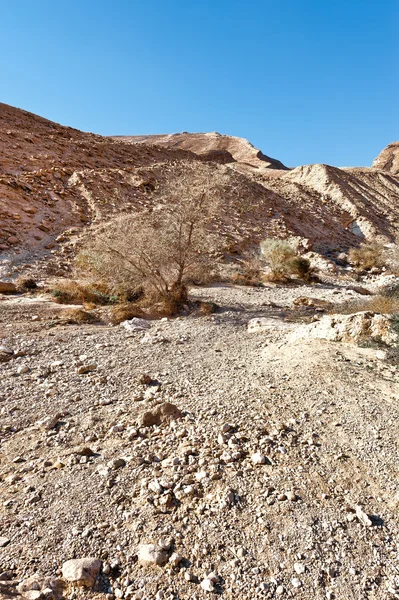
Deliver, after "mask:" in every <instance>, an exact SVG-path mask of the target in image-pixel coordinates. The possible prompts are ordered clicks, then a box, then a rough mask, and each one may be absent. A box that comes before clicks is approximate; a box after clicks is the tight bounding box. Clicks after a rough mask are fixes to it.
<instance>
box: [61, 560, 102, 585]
mask: <svg viewBox="0 0 399 600" xmlns="http://www.w3.org/2000/svg"><path fill="white" fill-rule="evenodd" d="M101 565H102V562H101V560H99V559H98V558H74V559H71V560H67V561H66V562H64V564H63V565H62V576H63V578H64V579H66V580H67V581H69V582H70V583H74V584H76V585H79V586H83V587H93V585H94V583H95V581H96V578H97V575H98V574H99V572H100V569H101Z"/></svg>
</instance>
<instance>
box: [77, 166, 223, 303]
mask: <svg viewBox="0 0 399 600" xmlns="http://www.w3.org/2000/svg"><path fill="white" fill-rule="evenodd" d="M200 166H201V169H198V168H196V165H195V164H194V165H193V164H192V163H182V164H181V165H180V167H179V168H178V170H177V175H176V176H175V177H174V178H173V180H172V182H170V183H168V184H166V185H164V186H162V187H160V189H158V190H156V192H155V193H154V197H153V202H154V205H153V208H152V210H151V211H148V212H146V213H142V214H140V215H136V216H133V215H128V216H127V215H123V216H121V217H119V218H117V219H116V220H114V221H111V222H109V223H108V224H106V225H105V226H104V227H103V229H102V231H100V232H99V234H98V235H97V236H96V237H95V238H94V239H93V240H92V241H91V242H90V243H89V244H88V245H87V246H86V248H85V249H84V250H83V251H82V253H81V254H80V256H79V259H78V264H79V265H80V267H81V268H83V269H84V270H86V271H88V272H90V273H91V274H92V275H94V276H96V277H97V278H100V279H101V280H103V281H107V282H109V283H110V284H112V285H113V286H114V287H116V288H117V287H119V288H121V287H122V288H123V287H136V288H138V287H141V288H143V289H144V291H145V293H147V295H150V294H153V295H155V296H156V297H158V298H159V299H160V300H162V301H166V302H169V303H174V304H175V305H176V308H178V307H179V306H180V305H181V304H182V303H183V302H184V301H185V300H186V299H187V285H186V284H187V281H188V280H189V279H191V278H192V277H195V273H196V272H197V271H198V270H199V269H201V270H203V269H204V268H205V269H206V268H210V266H211V264H212V260H211V257H210V254H211V251H212V249H213V248H215V246H217V231H216V228H215V226H214V216H215V214H216V213H217V211H218V205H219V201H220V198H221V195H222V193H223V189H224V187H225V186H226V185H227V184H228V178H227V176H226V175H223V174H221V173H220V171H219V170H218V168H215V167H214V166H213V165H204V164H203V163H200Z"/></svg>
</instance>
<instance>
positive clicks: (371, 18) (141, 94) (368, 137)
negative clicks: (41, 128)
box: [0, 0, 399, 166]
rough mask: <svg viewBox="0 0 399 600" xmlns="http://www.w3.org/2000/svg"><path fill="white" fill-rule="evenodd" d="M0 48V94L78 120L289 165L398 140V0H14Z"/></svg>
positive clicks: (347, 156) (333, 159) (5, 13)
mask: <svg viewBox="0 0 399 600" xmlns="http://www.w3.org/2000/svg"><path fill="white" fill-rule="evenodd" d="M0 52H1V66H2V68H1V76H0V101H2V102H5V103H7V104H11V105H14V106H18V107H20V108H24V109H26V110H29V111H31V112H34V113H37V114H39V115H41V116H44V117H46V118H48V119H51V120H54V121H57V122H59V123H62V124H64V125H69V126H72V127H76V128H78V129H82V130H85V131H93V132H95V133H101V134H105V135H107V134H144V133H174V132H178V131H219V132H220V133H226V134H229V135H237V136H242V137H245V138H248V139H249V140H250V141H251V142H252V143H253V144H254V145H255V146H257V147H259V148H261V149H262V150H263V152H265V153H266V154H269V155H271V156H273V157H275V158H278V159H280V160H282V161H283V162H284V163H285V164H287V165H289V166H295V165H299V164H308V163H318V162H324V163H328V164H335V165H342V166H345V165H369V164H370V163H371V161H372V160H373V158H374V157H375V156H376V155H377V154H378V153H379V151H380V150H381V149H382V148H383V147H384V146H386V145H387V144H388V143H390V142H392V141H396V140H399V0H379V2H377V0H373V1H371V0H335V1H334V0H284V1H282V0H247V1H246V2H243V1H238V0H212V1H211V0H196V1H193V0H191V1H190V0H140V1H137V0H113V1H112V2H111V1H109V0H79V1H77V0H51V1H50V0H35V1H33V0H13V2H2V7H1V19H0Z"/></svg>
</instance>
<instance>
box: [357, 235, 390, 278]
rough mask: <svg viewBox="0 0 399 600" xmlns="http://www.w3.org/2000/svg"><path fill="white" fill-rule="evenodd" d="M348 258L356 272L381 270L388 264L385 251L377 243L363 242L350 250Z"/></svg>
mask: <svg viewBox="0 0 399 600" xmlns="http://www.w3.org/2000/svg"><path fill="white" fill-rule="evenodd" d="M348 258H349V262H350V263H352V264H353V265H354V266H355V267H356V269H357V271H358V272H364V271H370V270H371V269H382V268H383V267H386V266H387V264H388V257H387V252H386V249H385V248H384V246H383V245H382V244H378V243H377V242H364V243H362V244H360V245H359V246H358V247H356V248H350V250H349V253H348Z"/></svg>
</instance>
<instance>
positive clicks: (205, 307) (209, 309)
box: [199, 301, 219, 316]
mask: <svg viewBox="0 0 399 600" xmlns="http://www.w3.org/2000/svg"><path fill="white" fill-rule="evenodd" d="M218 308H219V307H218V305H217V304H216V303H215V302H204V301H201V302H200V303H199V313H200V315H204V316H206V315H211V314H213V313H215V312H216V311H217V310H218Z"/></svg>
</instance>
